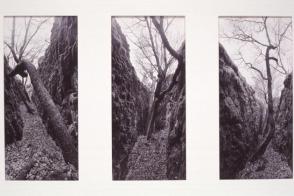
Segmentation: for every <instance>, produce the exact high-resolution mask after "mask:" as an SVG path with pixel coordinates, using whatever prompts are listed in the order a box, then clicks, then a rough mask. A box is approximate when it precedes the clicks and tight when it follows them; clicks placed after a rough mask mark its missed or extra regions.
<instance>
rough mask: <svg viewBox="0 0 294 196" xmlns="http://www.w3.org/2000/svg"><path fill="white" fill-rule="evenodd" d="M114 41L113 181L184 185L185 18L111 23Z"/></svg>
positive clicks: (139, 18)
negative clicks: (178, 182)
mask: <svg viewBox="0 0 294 196" xmlns="http://www.w3.org/2000/svg"><path fill="white" fill-rule="evenodd" d="M111 39H112V40H111V55H112V56H111V58H112V72H111V77H112V80H111V82H112V85H111V87H112V178H113V180H185V179H186V92H185V89H186V87H185V82H186V80H185V17H183V16H129V17H127V16H123V17H122V16H121V17H120V16H117V17H112V19H111Z"/></svg>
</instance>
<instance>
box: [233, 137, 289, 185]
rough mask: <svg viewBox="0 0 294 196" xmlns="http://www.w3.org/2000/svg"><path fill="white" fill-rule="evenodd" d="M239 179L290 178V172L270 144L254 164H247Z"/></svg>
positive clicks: (285, 162)
mask: <svg viewBox="0 0 294 196" xmlns="http://www.w3.org/2000/svg"><path fill="white" fill-rule="evenodd" d="M238 178H240V179H274V178H279V179H280V178H292V170H291V168H290V167H289V165H288V163H287V161H286V160H285V158H284V157H283V156H282V155H281V154H280V153H278V152H277V151H275V150H274V148H273V146H272V144H271V143H270V144H269V146H268V147H267V149H266V151H265V153H264V154H263V155H262V156H261V158H259V159H258V160H257V161H256V162H254V163H251V162H248V163H247V164H246V166H245V169H243V170H242V171H241V172H240V173H239V175H238Z"/></svg>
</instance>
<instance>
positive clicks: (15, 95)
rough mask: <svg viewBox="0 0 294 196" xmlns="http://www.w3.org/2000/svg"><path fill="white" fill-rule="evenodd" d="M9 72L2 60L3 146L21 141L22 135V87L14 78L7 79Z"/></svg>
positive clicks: (5, 62)
mask: <svg viewBox="0 0 294 196" xmlns="http://www.w3.org/2000/svg"><path fill="white" fill-rule="evenodd" d="M10 71H11V69H10V68H9V66H8V62H7V61H6V59H4V85H5V86H4V105H5V145H7V144H10V143H13V142H15V141H18V140H21V138H22V133H23V120H22V118H21V115H20V110H19V106H20V104H21V102H22V98H21V96H25V94H24V91H23V90H24V87H23V86H22V84H21V81H19V80H17V79H16V77H13V78H10V77H8V74H9V73H10Z"/></svg>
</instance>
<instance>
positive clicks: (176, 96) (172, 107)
mask: <svg viewBox="0 0 294 196" xmlns="http://www.w3.org/2000/svg"><path fill="white" fill-rule="evenodd" d="M182 55H183V56H184V57H185V47H183V48H182ZM181 66H183V69H182V70H181V73H180V74H179V76H178V78H177V81H178V82H177V84H176V85H175V87H174V88H173V90H172V91H171V92H170V94H169V96H168V97H167V99H168V101H167V102H166V108H167V111H168V112H167V117H166V119H167V126H168V127H167V129H168V131H169V136H168V146H167V151H168V155H167V178H168V179H169V180H184V179H186V83H185V66H186V65H185V61H184V63H183V64H182V65H181Z"/></svg>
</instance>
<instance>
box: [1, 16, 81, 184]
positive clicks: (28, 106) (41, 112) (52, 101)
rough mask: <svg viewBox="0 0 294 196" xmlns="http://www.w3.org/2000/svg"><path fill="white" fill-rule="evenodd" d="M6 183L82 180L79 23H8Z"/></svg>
mask: <svg viewBox="0 0 294 196" xmlns="http://www.w3.org/2000/svg"><path fill="white" fill-rule="evenodd" d="M3 45H4V102H5V103H4V109H5V178H6V180H78V64H77V63H78V61H77V59H78V53H77V51H78V40H77V17H76V16H69V17H66V16H63V17H47V16H46V17H34V16H17V17H14V16H9V17H4V44H3Z"/></svg>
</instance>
